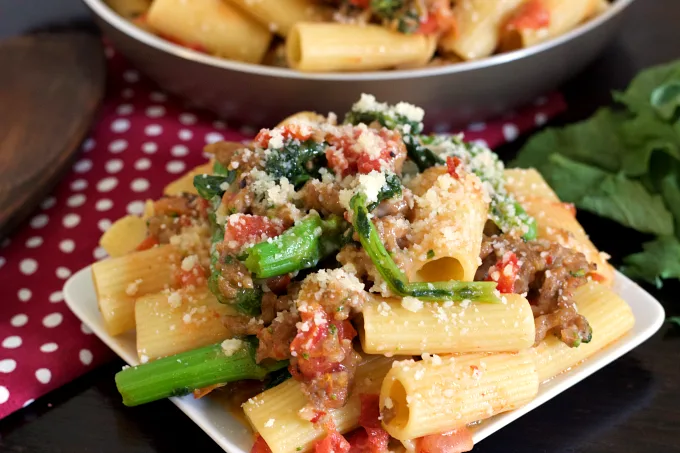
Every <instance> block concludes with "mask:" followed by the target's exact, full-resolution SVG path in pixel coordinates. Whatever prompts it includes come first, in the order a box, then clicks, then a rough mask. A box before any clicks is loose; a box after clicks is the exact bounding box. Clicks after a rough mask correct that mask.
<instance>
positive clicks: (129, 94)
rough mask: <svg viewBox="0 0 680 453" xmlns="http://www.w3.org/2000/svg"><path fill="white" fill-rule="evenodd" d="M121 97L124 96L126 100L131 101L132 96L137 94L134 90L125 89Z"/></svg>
mask: <svg viewBox="0 0 680 453" xmlns="http://www.w3.org/2000/svg"><path fill="white" fill-rule="evenodd" d="M120 95H121V96H123V97H124V98H125V99H130V98H131V97H132V96H134V95H135V92H134V90H133V89H132V88H125V89H124V90H123V91H121V92H120Z"/></svg>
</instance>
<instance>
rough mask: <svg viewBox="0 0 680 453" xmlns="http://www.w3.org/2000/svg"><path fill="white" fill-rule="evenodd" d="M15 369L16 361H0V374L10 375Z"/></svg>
mask: <svg viewBox="0 0 680 453" xmlns="http://www.w3.org/2000/svg"><path fill="white" fill-rule="evenodd" d="M16 368H17V362H16V360H12V359H3V360H0V373H11V372H12V371H14V370H15V369H16Z"/></svg>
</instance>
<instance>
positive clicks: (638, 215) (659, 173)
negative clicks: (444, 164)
mask: <svg viewBox="0 0 680 453" xmlns="http://www.w3.org/2000/svg"><path fill="white" fill-rule="evenodd" d="M614 99H615V100H616V101H618V102H619V103H620V104H621V105H620V106H617V107H616V108H603V109H600V110H599V111H598V112H596V113H595V114H594V115H593V116H592V117H591V118H590V119H587V120H585V121H581V122H579V123H575V124H572V125H569V126H566V127H563V128H550V129H547V130H545V131H543V132H541V133H539V134H537V135H536V136H534V137H533V138H532V139H531V140H530V141H529V142H528V143H527V144H526V145H525V147H524V148H523V149H522V150H521V151H520V153H519V155H518V156H517V158H516V159H515V161H514V162H512V165H513V166H517V167H535V168H536V169H537V170H539V171H540V172H541V173H542V174H543V176H544V177H545V179H546V181H547V182H548V183H549V184H550V185H551V186H552V187H553V188H554V189H555V191H556V192H557V194H558V195H559V196H560V198H561V199H562V200H564V201H568V202H572V203H574V204H575V205H576V206H577V207H578V208H579V209H583V210H586V211H589V212H592V213H594V214H597V215H600V216H602V217H606V218H609V219H611V220H614V221H616V222H618V223H620V224H622V225H624V226H626V227H629V228H632V229H634V230H637V231H640V232H643V233H650V234H654V235H656V236H657V238H656V239H655V240H653V241H651V242H647V243H646V244H644V245H643V246H642V248H643V250H642V251H641V252H639V253H635V254H633V255H631V256H629V257H627V258H625V259H624V266H623V270H624V271H625V272H626V273H627V274H628V275H630V276H631V277H633V278H637V279H640V280H645V281H648V282H650V283H654V284H657V285H659V286H660V285H661V282H662V280H663V279H672V278H675V279H680V243H679V242H678V238H680V60H678V61H674V62H671V63H669V64H665V65H661V66H656V67H653V68H650V69H647V70H645V71H643V72H641V73H640V74H639V75H638V76H637V77H635V79H634V80H633V81H632V82H631V83H630V85H629V86H628V88H627V89H626V90H625V91H624V92H618V93H614Z"/></svg>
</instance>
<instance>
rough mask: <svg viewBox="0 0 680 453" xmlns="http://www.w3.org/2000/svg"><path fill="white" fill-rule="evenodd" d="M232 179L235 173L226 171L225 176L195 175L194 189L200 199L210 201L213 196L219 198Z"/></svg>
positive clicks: (234, 177)
mask: <svg viewBox="0 0 680 453" xmlns="http://www.w3.org/2000/svg"><path fill="white" fill-rule="evenodd" d="M234 179H236V172H235V171H228V172H227V174H226V175H196V176H194V187H195V188H196V190H197V191H198V194H199V195H200V196H201V197H202V198H205V199H206V200H210V199H212V198H213V197H215V196H220V197H221V196H222V195H223V194H224V192H225V191H226V190H227V188H228V187H229V185H231V183H232V182H234Z"/></svg>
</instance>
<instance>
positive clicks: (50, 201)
mask: <svg viewBox="0 0 680 453" xmlns="http://www.w3.org/2000/svg"><path fill="white" fill-rule="evenodd" d="M55 204H57V199H56V198H54V197H47V198H45V199H44V200H43V201H42V203H40V207H41V208H42V209H50V208H51V207H52V206H54V205H55Z"/></svg>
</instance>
